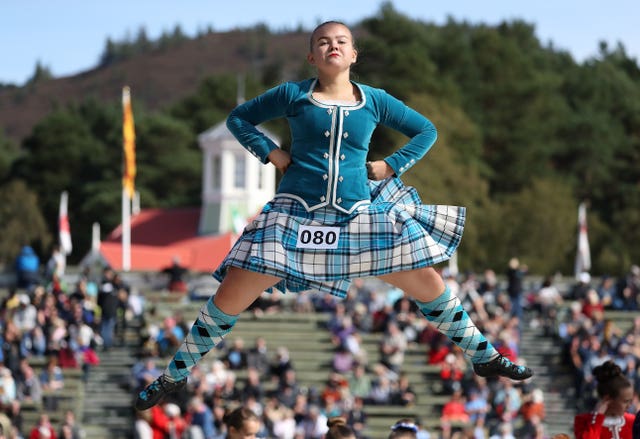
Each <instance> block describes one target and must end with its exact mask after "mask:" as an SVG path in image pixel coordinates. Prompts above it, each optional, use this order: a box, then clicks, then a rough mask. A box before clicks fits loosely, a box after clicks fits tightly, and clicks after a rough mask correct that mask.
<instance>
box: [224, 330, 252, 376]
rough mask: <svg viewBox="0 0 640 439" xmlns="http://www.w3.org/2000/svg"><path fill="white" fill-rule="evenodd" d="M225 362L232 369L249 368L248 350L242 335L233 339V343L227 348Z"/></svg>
mask: <svg viewBox="0 0 640 439" xmlns="http://www.w3.org/2000/svg"><path fill="white" fill-rule="evenodd" d="M224 362H225V365H226V366H227V368H228V369H230V370H242V369H246V368H247V351H246V350H245V347H244V340H243V339H242V338H241V337H236V338H234V339H233V343H232V345H231V346H230V347H229V349H228V350H227V354H226V355H225V357H224Z"/></svg>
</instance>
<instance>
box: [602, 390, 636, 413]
mask: <svg viewBox="0 0 640 439" xmlns="http://www.w3.org/2000/svg"><path fill="white" fill-rule="evenodd" d="M632 402H633V387H625V388H624V389H622V390H621V391H620V394H619V395H618V397H617V398H615V399H612V400H611V402H610V403H609V407H608V410H607V414H610V415H612V416H622V415H623V414H624V413H625V412H626V411H627V410H628V409H629V407H631V403H632Z"/></svg>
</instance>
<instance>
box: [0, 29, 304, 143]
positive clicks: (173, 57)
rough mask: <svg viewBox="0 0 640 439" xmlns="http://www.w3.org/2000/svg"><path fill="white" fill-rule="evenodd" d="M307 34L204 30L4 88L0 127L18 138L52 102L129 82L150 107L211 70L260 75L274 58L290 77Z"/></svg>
mask: <svg viewBox="0 0 640 439" xmlns="http://www.w3.org/2000/svg"><path fill="white" fill-rule="evenodd" d="M307 38H308V35H307V34H306V33H286V34H269V33H264V32H259V31H255V30H239V31H232V32H225V33H208V34H206V35H203V36H200V37H198V38H196V39H192V40H186V41H184V42H181V43H179V44H178V45H176V46H174V47H170V48H168V49H164V50H160V49H158V50H155V51H153V52H150V53H144V54H140V55H137V56H134V57H132V58H130V59H127V60H125V61H121V62H117V63H114V64H113V65H110V66H108V67H102V68H95V69H91V70H88V71H86V72H83V73H81V74H78V75H75V76H69V77H63V78H56V79H52V80H47V81H41V82H37V83H35V84H31V85H27V86H24V87H19V88H15V87H7V88H3V89H0V129H2V130H4V133H5V135H6V136H7V137H8V138H9V139H11V140H13V141H16V142H20V141H21V140H22V139H23V138H24V137H26V136H27V135H29V133H30V132H31V129H32V127H33V126H34V124H36V123H37V122H38V121H39V120H40V119H41V118H42V117H43V116H45V115H46V114H47V113H48V112H49V111H51V110H52V109H54V108H56V106H61V105H62V106H64V105H66V104H67V103H70V102H74V101H78V100H81V99H83V98H85V97H96V98H98V99H101V100H105V101H114V102H119V101H120V99H121V89H122V86H123V85H129V86H130V87H131V90H132V93H133V97H134V99H135V100H138V101H141V102H143V103H144V105H145V106H146V107H147V108H148V109H151V110H154V109H159V108H162V107H165V106H167V105H169V104H171V103H173V102H175V101H176V100H178V99H180V98H183V97H185V96H187V95H189V94H191V93H193V92H194V91H195V90H196V88H197V86H198V83H199V82H200V81H201V80H202V79H203V78H205V77H207V76H211V75H216V74H221V73H236V72H237V73H249V74H250V73H257V74H259V72H260V71H261V68H262V67H265V66H270V65H273V64H274V63H278V64H282V67H281V71H282V75H283V76H284V77H285V78H286V77H290V76H292V75H294V74H295V72H296V71H298V70H299V69H300V67H301V66H302V64H303V62H304V57H305V56H306V51H307ZM70 50H72V49H70ZM98 55H99V54H96V58H97V57H98Z"/></svg>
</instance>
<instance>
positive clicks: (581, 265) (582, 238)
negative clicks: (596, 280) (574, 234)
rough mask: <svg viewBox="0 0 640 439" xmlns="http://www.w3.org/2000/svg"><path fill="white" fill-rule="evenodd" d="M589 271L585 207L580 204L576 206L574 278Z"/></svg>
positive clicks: (589, 261) (589, 259)
mask: <svg viewBox="0 0 640 439" xmlns="http://www.w3.org/2000/svg"><path fill="white" fill-rule="evenodd" d="M590 269H591V252H590V250H589V237H588V235H587V206H586V205H585V203H584V202H583V203H580V206H578V251H577V253H576V265H575V275H576V278H577V277H578V276H579V275H580V273H583V272H589V270H590Z"/></svg>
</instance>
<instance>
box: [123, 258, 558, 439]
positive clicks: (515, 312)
mask: <svg viewBox="0 0 640 439" xmlns="http://www.w3.org/2000/svg"><path fill="white" fill-rule="evenodd" d="M512 262H513V261H512ZM510 269H518V270H522V272H523V273H524V272H525V271H524V270H526V267H523V266H521V265H519V264H518V265H517V266H516V265H514V266H513V268H510ZM443 275H444V277H445V279H446V282H447V283H448V285H449V287H450V288H451V289H452V291H453V292H454V293H455V294H457V295H458V297H460V299H461V301H462V303H463V304H464V306H465V307H466V309H467V310H468V312H469V313H470V314H472V317H473V318H474V321H475V322H476V323H477V324H478V326H479V327H480V328H481V330H482V331H483V332H484V333H485V334H486V335H487V336H488V337H489V338H490V339H491V341H492V342H493V343H494V345H495V346H496V347H497V348H498V350H499V351H500V353H501V354H503V355H505V356H507V357H509V358H511V359H512V360H517V361H519V362H524V361H525V360H526V358H525V359H523V358H519V356H520V352H519V347H520V335H521V330H522V325H524V324H536V323H535V322H533V323H532V322H531V321H529V319H531V318H534V319H535V320H536V321H537V322H542V321H543V320H544V319H543V315H545V314H544V313H546V315H547V317H546V320H544V321H545V322H546V323H544V324H547V325H549V327H550V328H554V327H555V326H554V325H555V323H550V322H556V321H557V320H556V318H555V317H554V316H553V313H552V311H551V310H552V309H553V310H555V307H553V306H551V305H550V304H551V303H556V302H554V301H555V300H556V299H555V298H554V297H555V296H554V295H553V294H547V293H545V294H544V297H545V299H544V300H546V301H547V302H544V303H545V304H546V305H544V304H543V303H542V302H541V303H540V304H539V306H538V305H536V304H535V303H534V302H535V300H532V297H538V294H537V291H538V290H541V289H543V288H548V287H549V285H546V284H545V283H541V284H540V285H534V286H525V285H524V284H523V278H522V277H521V275H520V274H517V275H514V276H513V279H514V280H513V282H518V283H519V285H516V286H515V287H514V286H513V285H512V286H511V287H512V288H511V289H510V288H509V282H508V281H505V282H503V284H500V282H498V280H497V279H498V277H497V276H496V275H495V273H494V272H493V271H491V270H487V271H486V272H485V273H483V275H482V276H476V275H475V274H467V275H464V276H457V277H454V276H450V275H448V274H447V273H446V272H444V273H443ZM507 279H508V278H507ZM532 292H533V293H534V294H533V296H531V295H530V294H529V293H532ZM514 300H521V302H522V303H521V307H515V309H514V306H513V305H514ZM543 305H544V306H543ZM287 306H288V307H290V308H291V309H293V310H295V311H296V312H313V313H324V314H326V316H327V318H326V330H327V331H328V333H329V335H330V339H331V342H332V343H333V346H334V349H335V351H334V354H333V356H332V360H331V363H330V367H329V368H328V370H327V380H326V382H325V384H324V385H322V386H318V388H313V387H312V388H308V387H304V386H302V385H301V384H300V383H299V382H298V380H297V378H296V368H295V364H293V362H292V361H291V358H290V355H289V352H288V349H287V347H286V346H269V347H267V345H266V342H265V340H264V338H258V339H256V340H255V341H254V343H255V344H254V345H253V346H246V345H245V341H244V340H242V339H241V338H238V337H234V335H233V333H232V334H231V335H230V336H229V337H228V339H227V340H225V342H224V344H223V346H222V347H221V348H220V349H219V350H215V351H213V352H212V353H210V354H209V355H208V356H207V357H206V359H205V360H204V361H202V362H201V363H199V364H198V365H197V366H196V367H195V368H194V370H193V373H192V375H191V376H190V379H189V385H188V389H189V392H187V393H186V394H183V395H174V396H173V397H172V398H173V399H171V400H169V401H168V402H167V403H166V404H173V405H171V406H170V407H171V410H175V407H174V406H176V407H178V409H179V410H180V418H181V421H180V422H182V421H184V422H185V423H186V426H187V428H191V429H192V430H198V429H199V430H203V432H202V433H203V435H202V436H193V437H205V438H207V439H209V438H218V437H224V436H223V435H224V425H223V423H222V417H223V415H224V408H225V407H229V406H234V405H239V404H242V405H246V406H247V407H250V408H251V409H252V410H253V411H255V412H256V413H258V414H259V415H260V416H261V418H262V419H263V421H264V426H265V427H264V428H265V429H266V432H267V433H268V434H267V436H268V437H277V438H321V437H322V435H323V434H324V432H325V430H326V420H327V419H328V418H331V417H332V416H344V417H345V418H347V420H348V423H349V425H351V426H352V427H353V428H354V430H355V431H356V432H357V434H358V437H360V438H365V437H367V431H368V430H367V421H368V416H367V407H368V406H371V405H381V404H385V405H388V404H392V405H396V406H405V407H411V406H413V405H415V404H417V403H418V402H419V401H420V398H421V397H427V396H426V395H421V392H419V391H417V390H416V388H424V386H425V382H424V381H423V380H422V379H420V381H418V378H416V376H415V375H411V374H410V373H407V372H406V371H405V370H403V367H404V365H405V364H407V362H416V361H420V362H422V363H423V364H425V363H426V364H428V365H430V370H432V371H434V373H433V374H432V376H431V377H430V380H429V382H428V385H430V386H431V394H432V395H433V394H435V395H439V396H440V397H441V398H440V399H441V400H443V401H445V402H443V403H442V405H441V406H439V407H436V410H440V412H439V413H424V414H421V415H422V416H424V417H425V418H431V419H433V418H434V417H437V418H439V420H440V422H439V425H438V427H437V428H435V429H434V430H433V431H430V432H427V431H424V432H423V437H431V438H432V439H435V438H443V439H448V438H455V437H472V438H474V439H480V438H490V437H494V436H495V437H502V436H498V435H500V434H502V435H505V434H507V432H512V434H513V435H514V436H515V437H518V438H523V439H527V438H544V437H546V436H545V432H544V418H545V405H544V393H543V391H542V389H540V388H536V387H535V385H534V383H535V381H533V380H531V379H530V380H527V381H524V382H513V381H511V380H508V379H498V378H496V379H485V378H481V377H479V376H477V375H475V374H474V373H473V372H472V369H471V367H470V363H469V361H468V360H467V359H466V358H465V357H464V355H463V353H462V351H461V350H460V349H459V348H457V347H456V346H455V345H453V344H452V343H450V342H449V341H448V339H447V338H446V337H445V336H443V335H441V334H440V333H439V332H438V331H437V330H435V329H434V328H433V327H432V326H431V325H429V324H428V322H427V321H426V319H424V318H423V317H422V316H421V315H420V314H419V311H418V310H417V307H416V306H415V304H414V303H413V302H412V301H411V300H408V299H407V298H405V297H404V295H403V293H402V292H401V291H399V290H397V289H390V288H389V287H388V286H385V285H384V284H381V283H378V282H375V281H369V280H368V281H364V280H360V279H359V280H356V281H355V282H354V283H353V287H352V289H351V290H350V292H349V294H348V296H347V298H346V299H344V300H339V299H335V298H333V297H331V296H329V295H324V294H314V293H306V294H300V295H295V299H294V303H293V304H287ZM541 307H542V308H544V313H540V312H538V309H539V308H541ZM281 308H282V304H281V303H280V302H279V298H278V295H267V294H265V295H264V296H263V297H262V298H261V299H260V303H257V304H256V305H255V306H254V307H252V310H253V312H254V313H256V314H257V315H260V314H261V313H263V312H278V311H279V310H280V309H281ZM174 320H178V321H179V322H178V323H176V322H174ZM525 320H526V321H525ZM168 321H169V322H170V326H173V325H176V324H177V325H178V326H180V327H181V329H180V331H179V333H180V334H184V333H185V330H186V328H187V327H188V326H187V323H188V322H184V321H182V319H181V318H180V317H179V316H178V317H177V318H176V316H172V317H168V318H165V319H164V320H162V319H160V320H159V322H157V324H156V325H153V324H152V325H150V327H149V339H148V340H147V342H146V343H145V347H144V350H145V353H146V355H145V357H144V358H143V359H141V361H140V362H139V363H138V364H137V365H136V366H135V368H134V370H133V375H134V376H135V377H136V380H135V382H134V383H132V390H133V392H134V393H135V392H137V391H139V390H140V389H141V388H143V387H144V386H145V385H146V384H148V383H149V382H151V381H152V380H153V379H155V378H156V377H157V376H158V375H159V374H160V373H161V370H160V369H161V368H158V367H157V366H156V361H157V359H158V358H162V356H169V355H170V354H171V352H172V350H171V349H175V347H176V346H177V345H178V344H179V343H180V341H181V340H180V338H179V337H177V336H176V337H175V338H176V339H175V343H174V344H173V347H172V348H169V349H167V350H163V349H161V347H160V345H161V341H160V340H161V339H162V337H161V335H160V334H161V332H162V331H163V329H166V325H167V323H168ZM540 324H542V323H540ZM371 333H378V334H379V340H380V341H379V345H378V349H377V351H375V352H372V351H371V349H365V346H363V342H362V340H363V338H364V336H365V335H366V334H371ZM415 352H423V355H422V356H420V357H417V356H416V354H415ZM417 358H419V359H418V360H417ZM160 363H161V364H165V363H166V361H163V360H160ZM239 371H244V372H242V373H238V372H239ZM238 375H241V376H242V377H243V378H241V379H239V378H238ZM244 377H246V378H244ZM433 378H438V379H433ZM412 380H413V381H412ZM196 408H197V409H196ZM161 412H162V413H161ZM194 413H198V414H199V415H198V416H197V419H200V421H198V422H197V425H196V426H194V421H193V419H194ZM154 415H157V416H159V417H160V419H164V418H165V417H166V416H167V415H166V407H165V408H164V409H163V408H158V409H155V410H154V411H153V413H150V414H147V415H145V416H146V417H147V418H149V419H146V420H145V421H139V423H144V425H145V428H146V427H149V426H150V427H151V428H152V429H153V428H157V429H161V430H162V429H166V428H168V425H169V424H167V423H166V422H164V421H161V422H157V421H156V420H155V418H154ZM205 418H206V419H207V421H206V422H203V421H202V419H205ZM210 421H212V424H211V422H210ZM205 423H206V427H207V432H204V426H203V424H205ZM199 430H198V434H200V431H199ZM429 434H430V436H427V435H429ZM504 437H508V436H504Z"/></svg>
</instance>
